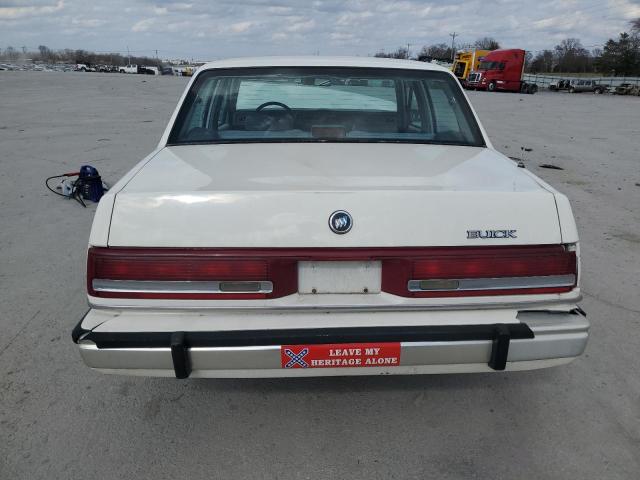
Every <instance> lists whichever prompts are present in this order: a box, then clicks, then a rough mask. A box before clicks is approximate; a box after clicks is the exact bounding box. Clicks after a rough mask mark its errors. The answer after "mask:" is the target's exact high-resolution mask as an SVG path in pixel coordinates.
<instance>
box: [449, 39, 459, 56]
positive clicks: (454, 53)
mask: <svg viewBox="0 0 640 480" xmlns="http://www.w3.org/2000/svg"><path fill="white" fill-rule="evenodd" d="M449 36H450V37H451V61H454V60H455V58H456V49H455V44H456V37H457V36H458V34H457V33H456V32H453V33H450V34H449Z"/></svg>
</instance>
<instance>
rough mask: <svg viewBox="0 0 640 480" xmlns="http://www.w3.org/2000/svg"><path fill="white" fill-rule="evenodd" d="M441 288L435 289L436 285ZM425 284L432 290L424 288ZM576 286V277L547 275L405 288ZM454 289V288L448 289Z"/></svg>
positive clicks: (410, 284) (448, 281) (416, 283)
mask: <svg viewBox="0 0 640 480" xmlns="http://www.w3.org/2000/svg"><path fill="white" fill-rule="evenodd" d="M438 282H439V283H440V285H442V288H435V287H436V285H437V283H438ZM425 284H427V285H432V286H433V287H434V288H424V286H425ZM575 284H576V276H575V275H573V274H571V275H547V276H542V277H498V278H460V279H449V278H447V279H425V280H409V282H408V284H407V288H408V290H409V291H410V292H461V291H470V290H520V289H529V288H559V287H572V286H574V285H575ZM450 287H454V288H450Z"/></svg>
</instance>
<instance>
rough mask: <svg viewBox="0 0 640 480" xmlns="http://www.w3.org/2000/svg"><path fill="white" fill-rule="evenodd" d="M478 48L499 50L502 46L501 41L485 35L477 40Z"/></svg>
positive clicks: (476, 45)
mask: <svg viewBox="0 0 640 480" xmlns="http://www.w3.org/2000/svg"><path fill="white" fill-rule="evenodd" d="M474 46H475V47H476V48H481V49H482V50H498V49H499V48H500V43H498V41H497V40H496V39H495V38H493V37H483V38H479V39H478V40H476V42H475V43H474Z"/></svg>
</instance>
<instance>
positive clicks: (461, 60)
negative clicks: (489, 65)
mask: <svg viewBox="0 0 640 480" xmlns="http://www.w3.org/2000/svg"><path fill="white" fill-rule="evenodd" d="M490 52H491V50H480V49H477V48H473V49H466V50H459V51H458V52H456V55H455V58H454V60H453V67H451V71H452V72H453V74H454V75H455V76H456V77H457V78H458V80H459V81H460V83H462V85H464V84H465V83H466V81H467V80H468V79H469V74H470V73H471V72H472V71H474V70H478V67H479V66H480V62H481V61H482V59H483V58H484V57H485V55H487V54H489V53H490Z"/></svg>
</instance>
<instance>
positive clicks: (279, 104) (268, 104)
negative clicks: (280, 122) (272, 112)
mask: <svg viewBox="0 0 640 480" xmlns="http://www.w3.org/2000/svg"><path fill="white" fill-rule="evenodd" d="M267 107H280V108H284V109H285V110H286V111H287V112H288V113H291V108H289V106H288V105H285V104H284V103H281V102H264V103H263V104H262V105H258V108H256V112H261V111H262V110H264V109H265V108H267Z"/></svg>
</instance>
